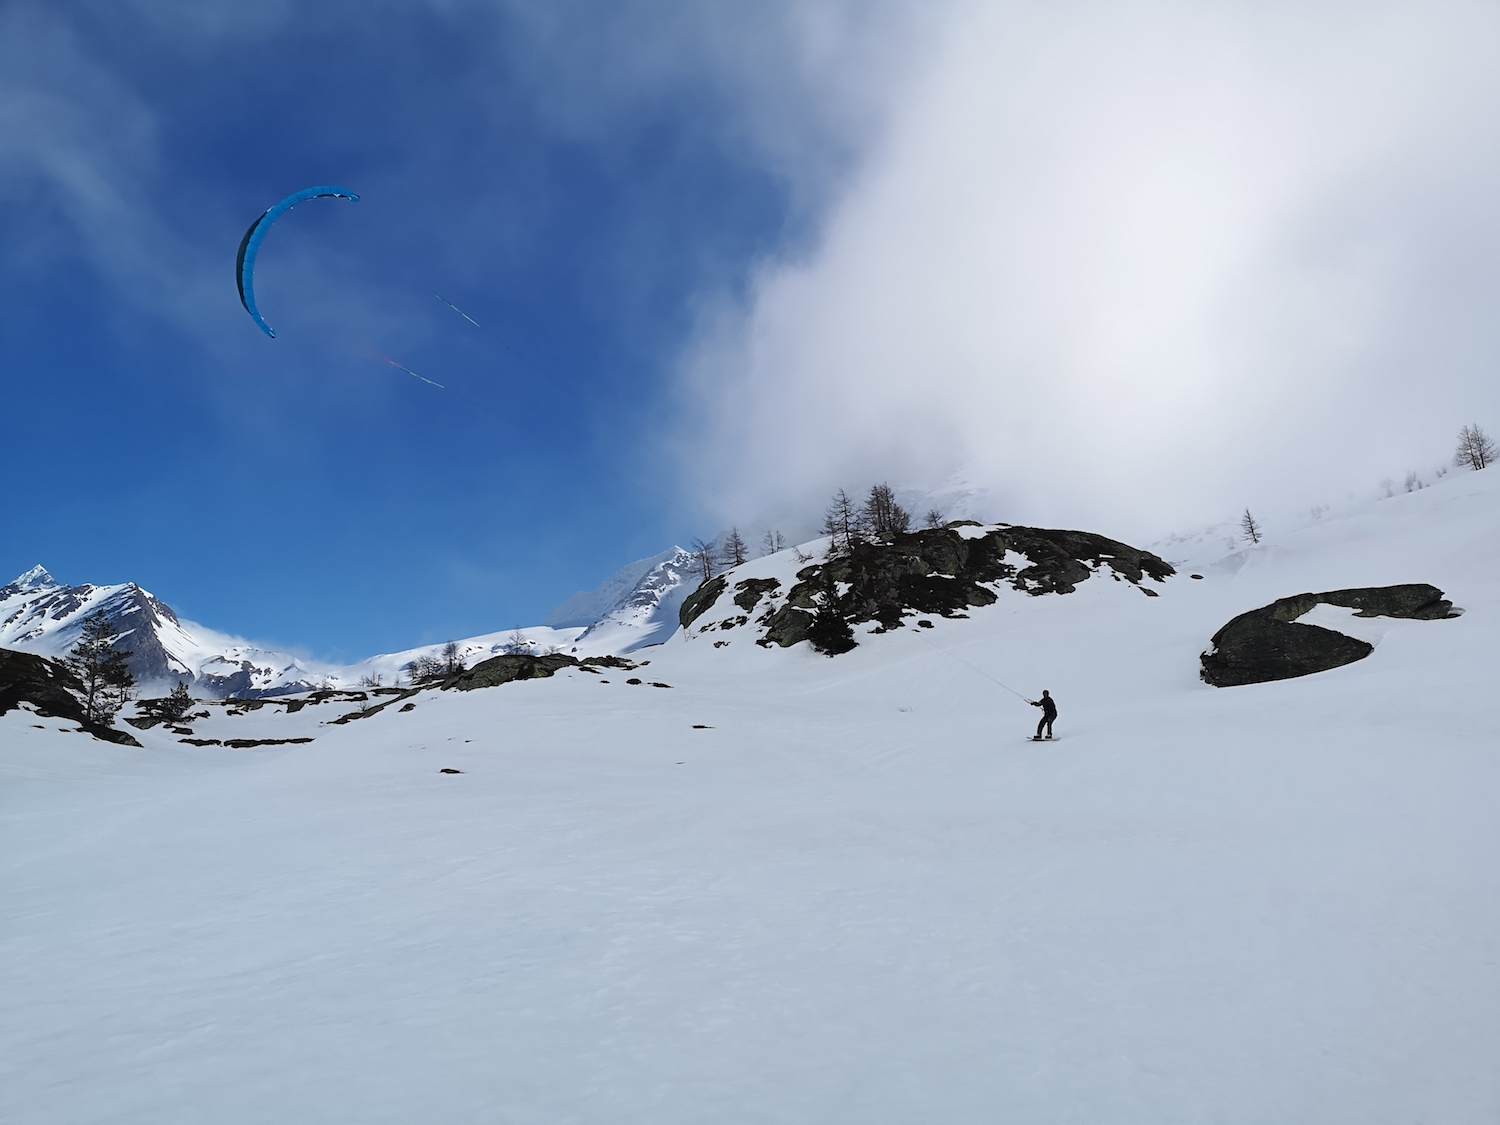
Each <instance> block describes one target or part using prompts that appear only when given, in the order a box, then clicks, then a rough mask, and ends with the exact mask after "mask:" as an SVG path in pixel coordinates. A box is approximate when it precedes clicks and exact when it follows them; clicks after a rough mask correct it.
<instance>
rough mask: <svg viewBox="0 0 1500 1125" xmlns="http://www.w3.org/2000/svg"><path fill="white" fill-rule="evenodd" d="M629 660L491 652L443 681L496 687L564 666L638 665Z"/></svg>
mask: <svg viewBox="0 0 1500 1125" xmlns="http://www.w3.org/2000/svg"><path fill="white" fill-rule="evenodd" d="M635 667H636V665H635V664H633V663H632V662H631V661H629V660H624V659H622V658H620V657H618V656H593V657H588V658H587V659H584V660H579V659H577V658H576V657H573V656H569V655H567V654H566V653H561V652H555V653H549V654H548V655H546V656H527V655H524V654H523V655H517V656H511V655H506V656H492V657H490V659H488V660H483V661H481V662H480V663H478V664H476V665H474V667H472V668H468V669H465V670H464V671H462V672H459V673H457V674H455V675H453V676H450V677H448V679H446V680H444V681H443V684H442V688H443V690H444V691H449V690H455V691H474V690H475V689H476V688H486V687H496V686H498V685H500V684H508V683H510V682H511V681H513V680H542V679H547V678H548V677H550V676H554V675H556V674H557V673H558V672H560V671H561V670H562V669H564V668H580V669H582V670H583V671H585V672H597V671H598V670H599V669H600V668H623V669H626V670H629V669H632V668H635Z"/></svg>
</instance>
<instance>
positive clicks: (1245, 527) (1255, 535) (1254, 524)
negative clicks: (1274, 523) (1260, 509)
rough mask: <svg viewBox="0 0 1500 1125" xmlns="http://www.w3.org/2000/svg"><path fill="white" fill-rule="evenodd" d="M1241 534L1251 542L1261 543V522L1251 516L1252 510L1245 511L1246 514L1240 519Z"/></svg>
mask: <svg viewBox="0 0 1500 1125" xmlns="http://www.w3.org/2000/svg"><path fill="white" fill-rule="evenodd" d="M1240 533H1241V534H1242V535H1243V536H1244V537H1245V538H1246V539H1248V540H1250V542H1252V543H1259V542H1260V537H1261V533H1262V529H1261V526H1260V521H1259V520H1257V519H1256V518H1255V517H1254V516H1252V515H1251V514H1250V509H1249V508H1246V509H1245V514H1244V515H1243V516H1241V517H1240Z"/></svg>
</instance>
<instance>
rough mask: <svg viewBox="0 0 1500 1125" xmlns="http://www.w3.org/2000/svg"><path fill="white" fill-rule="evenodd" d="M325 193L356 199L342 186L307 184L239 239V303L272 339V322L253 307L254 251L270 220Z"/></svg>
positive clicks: (266, 214) (237, 271)
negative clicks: (314, 185) (311, 185)
mask: <svg viewBox="0 0 1500 1125" xmlns="http://www.w3.org/2000/svg"><path fill="white" fill-rule="evenodd" d="M325 196H331V197H333V198H335V199H347V200H350V201H351V202H354V203H357V202H359V196H357V195H355V194H354V193H353V192H352V191H345V190H344V189H343V188H339V187H310V188H307V189H305V190H304V191H299V192H297V193H296V194H295V195H289V196H287V197H286V198H285V199H283V200H282V201H281V202H280V203H278V204H276V206H275V207H272V208H271V209H270V210H268V211H267V212H266V213H265V214H263V215H262V216H261V217H260V218H258V219H256V220H255V222H253V223H251V224H250V229H249V230H247V231H246V232H245V237H244V238H242V239H240V256H239V258H238V260H237V261H236V262H235V266H234V280H235V282H236V283H237V284H238V285H239V287H240V304H242V305H244V306H245V311H246V312H247V313H249V314H250V315H251V316H252V317H254V318H255V323H256V324H258V325H260V327H261V331H262V332H264V333H265V334H266V335H267V336H269V337H271V339H273V340H274V339H275V338H276V333H275V332H273V331H271V326H270V325H269V324H267V323H266V322H265V320H264V318H262V317H261V315H260V310H259V309H257V308H256V307H255V286H254V280H255V277H254V275H255V255H256V254H258V253H259V252H260V240H261V239H263V238H265V236H266V231H268V230H270V229H271V224H272V223H274V222H275V221H276V220H277V219H279V218H281V216H282V215H284V214H286V213H287V212H288V211H290V210H291V209H292V208H293V207H295V206H297V204H299V203H301V202H302V201H303V200H304V199H322V198H324V197H325Z"/></svg>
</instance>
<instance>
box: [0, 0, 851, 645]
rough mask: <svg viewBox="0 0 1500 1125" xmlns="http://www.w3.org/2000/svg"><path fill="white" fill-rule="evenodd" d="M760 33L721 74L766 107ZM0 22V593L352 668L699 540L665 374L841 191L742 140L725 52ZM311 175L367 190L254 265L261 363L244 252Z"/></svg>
mask: <svg viewBox="0 0 1500 1125" xmlns="http://www.w3.org/2000/svg"><path fill="white" fill-rule="evenodd" d="M767 17H768V18H767V20H766V21H764V22H762V23H759V24H757V27H758V29H759V31H764V32H765V35H764V37H763V42H762V43H761V44H760V45H758V46H757V45H756V44H755V43H753V42H752V43H750V44H748V45H745V44H742V46H745V47H746V49H747V50H753V51H758V52H762V53H761V55H760V57H759V59H758V61H756V63H755V69H756V71H757V80H759V77H761V76H764V77H772V78H774V79H775V80H776V81H777V82H781V81H783V79H784V76H781V75H777V74H776V72H777V71H778V70H779V69H780V68H779V66H778V61H777V55H778V52H779V51H781V47H780V46H779V45H778V43H777V41H776V37H777V30H776V20H775V17H774V12H773V11H772V10H771V9H767ZM3 22H4V25H5V26H3V27H0V40H4V42H5V44H6V45H5V46H4V47H3V48H0V54H3V56H4V57H3V58H0V63H3V64H5V66H6V69H7V70H8V72H9V75H10V77H9V79H8V80H4V79H0V82H3V83H4V84H3V85H0V98H3V99H4V100H5V101H6V102H8V103H9V105H8V106H7V107H6V109H7V114H6V116H7V119H8V126H7V134H5V135H4V138H3V139H5V140H7V141H8V142H9V144H8V147H9V149H10V153H9V155H8V157H7V158H6V159H5V162H4V163H3V164H0V203H3V209H0V224H3V225H0V247H3V250H0V299H3V302H4V306H5V309H6V310H7V311H6V314H5V316H4V318H3V320H0V386H3V395H4V399H5V402H6V411H5V413H6V415H7V416H8V417H9V419H10V423H9V424H7V425H6V426H5V427H4V429H5V446H4V453H3V455H0V456H3V458H4V463H5V467H6V477H7V480H8V481H9V482H11V483H10V487H9V488H8V489H7V504H6V507H7V512H6V518H5V520H4V522H3V524H0V570H6V569H7V568H8V569H9V570H11V571H16V572H19V571H21V570H24V569H25V568H27V567H29V566H31V565H32V564H33V563H34V562H38V561H40V562H42V563H43V564H44V565H46V566H47V567H49V568H50V569H51V570H52V571H53V572H54V574H55V575H56V576H57V577H58V578H59V579H61V580H63V581H66V582H81V581H94V582H98V583H110V582H118V581H124V580H133V581H136V582H139V583H140V584H142V585H143V586H145V587H147V588H148V589H150V590H152V591H153V592H155V593H157V594H158V595H159V596H161V597H163V598H164V599H165V600H167V601H168V602H169V604H171V605H173V606H174V607H175V608H176V609H178V611H179V612H180V613H182V614H184V615H185V616H187V617H189V618H191V619H194V620H198V621H201V622H203V623H205V624H209V625H212V626H214V627H215V628H218V629H222V630H227V631H233V632H238V633H241V634H243V635H247V636H250V637H252V638H255V639H262V640H270V641H276V642H279V643H283V644H292V645H301V646H306V647H307V648H308V649H310V650H312V651H313V652H315V653H316V654H318V655H321V656H331V657H356V656H361V655H365V654H368V653H371V652H374V651H380V650H390V649H393V648H400V647H406V646H409V645H412V644H415V643H419V642H425V641H432V640H441V639H443V638H445V637H448V636H457V635H467V634H473V633H476V632H483V631H488V630H493V629H500V628H508V627H510V626H511V625H513V624H516V623H523V624H525V623H533V622H536V621H539V620H540V619H541V618H542V617H543V616H544V615H545V613H546V612H547V610H548V609H549V608H550V607H551V606H553V605H554V604H556V603H558V602H560V601H562V600H564V599H565V598H567V597H568V596H569V595H571V594H572V593H574V592H575V591H576V590H579V589H585V588H590V587H592V586H594V585H596V584H598V583H599V582H600V581H602V580H603V579H604V578H606V577H608V575H609V574H610V573H612V572H613V570H615V569H616V568H617V567H619V566H620V565H622V564H624V563H626V562H628V561H630V560H631V559H633V558H636V557H640V556H643V555H646V554H651V553H655V552H657V551H659V550H662V549H664V548H665V547H666V546H669V545H670V544H671V543H672V542H674V541H676V540H682V539H685V538H686V537H688V536H691V535H694V534H700V535H701V534H712V533H713V532H715V531H717V530H718V527H719V524H718V523H717V522H715V521H716V519H717V514H716V513H714V512H712V511H710V510H708V509H707V508H705V507H704V506H703V505H702V504H701V503H699V502H697V501H695V500H694V499H693V497H692V495H691V490H684V489H683V488H682V487H680V485H679V483H678V478H679V475H680V474H679V472H678V467H677V465H676V464H675V463H674V462H673V461H672V460H671V459H670V457H669V456H668V449H667V444H668V439H667V438H665V437H663V436H662V435H666V434H670V433H671V432H672V430H673V427H674V425H675V424H676V422H675V412H676V405H675V402H674V394H673V379H674V370H675V364H676V362H677V359H678V356H679V354H680V352H681V350H682V348H683V346H684V344H685V341H687V340H688V339H689V338H690V336H691V335H692V333H693V331H694V325H695V317H696V316H697V315H698V313H699V312H700V311H701V310H702V308H703V307H704V306H705V304H706V303H711V302H713V301H716V300H721V299H723V300H730V301H733V300H735V299H736V295H737V294H743V292H744V288H745V286H746V283H747V279H748V278H749V277H750V276H751V272H752V270H753V269H754V267H755V264H756V263H757V262H758V261H762V260H764V259H766V258H767V257H769V256H774V255H777V254H780V253H784V252H787V251H788V250H792V251H793V252H794V251H795V247H796V246H797V245H798V244H799V240H800V241H802V242H805V241H806V239H807V235H808V231H809V230H810V229H811V224H813V223H814V222H815V220H816V216H817V212H818V199H817V198H815V196H816V194H817V193H816V192H815V191H813V190H811V187H810V185H812V183H813V181H814V179H819V178H820V179H821V180H822V181H824V182H832V181H833V179H835V178H836V174H837V168H838V165H839V152H838V145H837V143H836V142H834V141H833V140H832V139H827V138H825V139H826V140H827V143H822V140H824V139H819V138H817V137H814V136H813V132H814V131H815V130H814V129H813V127H812V126H811V125H808V124H806V122H804V127H803V131H804V133H805V134H806V139H807V140H808V142H809V144H813V143H815V142H816V147H817V148H818V152H819V158H818V160H817V161H815V162H814V163H817V164H818V173H817V177H812V176H802V177H801V178H799V177H798V176H797V175H795V174H789V173H788V171H787V167H786V164H785V161H782V162H780V166H778V161H777V160H775V159H773V157H772V155H769V154H768V151H767V149H766V148H765V147H764V146H761V145H758V144H757V143H756V142H755V141H754V139H753V138H752V137H750V135H749V133H750V130H749V129H748V128H747V126H746V121H745V106H744V98H743V97H742V96H738V95H736V93H735V91H734V90H732V89H728V88H727V87H726V79H725V76H724V73H723V71H722V70H721V69H720V68H719V67H718V65H717V64H716V63H715V61H714V59H713V58H712V49H713V42H712V40H713V39H714V37H716V36H721V35H722V34H724V33H725V32H726V30H727V27H728V23H729V22H730V21H725V20H722V19H718V20H713V19H703V20H696V21H695V20H693V19H688V18H685V17H681V16H678V15H674V14H673V12H672V11H671V10H670V9H668V8H666V7H662V6H653V5H641V4H637V5H624V6H618V5H609V6H603V5H586V4H573V5H568V4H557V5H546V6H535V7H527V6H525V5H503V4H420V3H410V4H397V3H376V4H371V3H367V2H363V0H361V2H358V3H337V2H327V3H320V4H317V5H298V6H296V8H295V9H292V8H290V7H279V6H277V5H274V4H273V5H270V6H268V7H266V8H264V9H261V8H257V12H256V13H252V14H244V13H239V12H237V10H236V8H235V7H234V6H231V5H223V6H219V5H214V4H196V5H187V4H181V5H179V4H169V3H161V4H104V3H71V4H70V3H55V2H49V3H47V4H45V5H42V4H26V3H21V4H20V5H9V6H7V8H6V13H5V15H4V17H3ZM751 30H756V29H754V28H752V29H751ZM759 31H757V34H758V33H759ZM782 96H784V97H785V98H787V99H788V100H789V102H790V103H794V102H795V99H796V91H795V90H794V89H789V90H786V91H784V92H783V95H782ZM737 97H738V100H736V99H737ZM805 163H806V162H804V164H805ZM325 183H326V184H337V185H340V186H344V187H348V188H350V189H352V190H354V191H357V192H359V193H360V194H361V195H362V199H361V201H360V202H359V203H357V204H350V203H345V202H342V201H329V200H319V201H314V202H309V203H304V204H302V205H301V206H299V207H298V208H296V209H295V210H294V211H292V212H290V213H289V214H288V215H286V216H285V217H283V218H282V219H281V221H280V222H279V223H278V224H277V225H276V226H275V227H274V228H273V229H272V231H271V232H270V234H269V235H268V236H267V238H266V241H265V243H264V246H263V249H262V253H261V257H260V267H259V270H258V273H257V291H258V295H259V304H260V308H261V311H262V313H263V314H264V315H265V317H266V318H267V320H268V321H269V322H270V323H271V324H272V325H273V326H274V327H275V328H276V329H277V331H278V338H277V339H275V340H270V339H268V338H266V337H265V336H263V335H262V334H261V333H260V331H259V330H258V329H256V327H255V325H254V324H253V322H252V321H251V320H250V318H249V317H248V316H246V315H245V313H244V311H243V310H242V309H241V308H240V306H239V303H238V297H237V294H236V291H235V285H234V278H233V266H234V258H235V251H236V248H237V246H238V243H239V240H240V237H241V235H242V233H243V231H244V229H245V227H246V226H247V225H248V224H249V222H250V221H251V220H253V219H254V218H255V216H256V215H257V214H259V213H260V212H261V211H262V210H264V209H265V208H266V207H268V206H270V205H271V204H272V203H274V202H275V201H277V200H278V199H280V198H281V197H282V196H284V195H286V194H288V193H290V192H292V191H295V190H298V189H300V188H303V187H306V186H310V185H313V184H325ZM435 294H442V295H443V296H444V297H446V298H447V299H448V300H450V301H452V302H453V303H454V304H456V305H458V306H459V307H460V308H461V309H463V311H464V312H465V313H467V314H468V315H469V316H470V317H472V318H473V320H475V321H477V322H478V323H479V325H481V326H482V327H481V328H475V327H474V326H473V325H472V324H470V323H469V322H468V321H466V320H465V319H463V318H462V317H460V316H459V315H457V314H456V313H455V312H453V311H452V310H451V309H450V308H448V307H447V306H446V305H444V304H443V303H441V302H439V301H438V300H437V299H436V297H435ZM384 358H390V359H392V360H395V361H396V362H399V363H401V364H404V365H405V366H407V367H409V368H411V369H412V370H414V371H417V372H419V373H421V374H422V375H424V376H426V377H427V378H430V379H432V380H434V381H436V382H439V383H442V384H443V385H444V387H445V388H446V389H445V390H438V389H436V388H433V387H431V386H428V385H426V384H423V383H420V382H418V381H417V380H415V379H413V378H411V377H410V376H409V375H407V374H405V373H404V372H402V371H400V370H398V369H396V368H395V367H393V366H390V365H388V364H387V363H385V362H383V359H384Z"/></svg>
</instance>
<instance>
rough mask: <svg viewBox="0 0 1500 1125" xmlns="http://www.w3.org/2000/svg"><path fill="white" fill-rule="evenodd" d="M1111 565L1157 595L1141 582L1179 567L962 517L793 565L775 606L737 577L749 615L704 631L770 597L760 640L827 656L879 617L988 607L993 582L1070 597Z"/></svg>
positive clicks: (698, 600) (1082, 538) (767, 589)
mask: <svg viewBox="0 0 1500 1125" xmlns="http://www.w3.org/2000/svg"><path fill="white" fill-rule="evenodd" d="M1105 566H1107V567H1108V568H1109V570H1110V571H1111V572H1112V574H1113V576H1114V577H1115V579H1116V580H1117V581H1125V582H1129V583H1131V584H1133V585H1135V586H1137V587H1138V588H1140V589H1142V590H1143V591H1144V592H1146V593H1148V594H1150V593H1154V591H1152V590H1149V589H1147V588H1146V587H1144V586H1142V585H1141V583H1142V582H1143V580H1145V579H1147V578H1150V579H1152V580H1153V581H1156V582H1163V581H1165V580H1166V579H1167V578H1168V577H1170V576H1171V575H1172V574H1173V573H1175V572H1174V571H1173V569H1172V567H1171V566H1170V565H1168V564H1167V563H1166V562H1164V561H1163V560H1162V559H1160V558H1158V557H1157V556H1155V555H1153V554H1151V553H1150V552H1149V551H1142V550H1139V549H1138V548H1135V547H1131V546H1128V545H1127V544H1124V543H1120V542H1118V541H1116V540H1114V539H1107V538H1105V537H1104V536H1102V535H1093V534H1090V533H1088V532H1084V531H1056V530H1049V529H1044V528H1035V527H1016V526H1013V525H1009V524H1001V525H999V526H998V527H994V526H992V527H986V526H985V525H982V524H978V523H974V522H973V521H961V522H959V523H954V524H950V525H948V526H947V527H942V528H929V529H926V530H923V531H914V532H908V533H906V534H902V535H898V536H896V537H895V538H894V539H892V540H890V541H889V542H882V541H860V542H856V543H855V544H854V546H853V549H852V550H851V551H850V552H849V553H848V554H847V555H840V556H837V557H835V558H832V559H830V560H828V561H827V562H823V563H814V564H812V565H811V566H806V567H803V568H802V569H801V570H799V571H797V573H796V578H797V582H796V584H795V585H793V586H792V588H791V589H790V590H789V591H788V592H787V595H786V600H785V602H783V603H781V604H779V605H778V604H776V602H775V598H776V594H777V591H779V589H780V582H779V581H777V580H776V579H770V578H761V579H746V580H743V581H740V582H738V583H736V584H735V586H734V591H735V592H734V596H733V598H732V599H731V600H732V602H733V604H734V606H735V607H736V608H738V609H739V610H742V611H744V612H743V613H739V614H734V615H732V616H730V617H727V618H725V619H724V620H722V621H718V622H715V623H713V624H710V625H705V626H700V627H699V631H700V632H702V631H705V630H707V629H711V628H719V629H734V628H737V627H739V626H741V625H744V624H746V623H747V622H748V620H749V615H750V614H752V613H754V612H755V610H756V608H757V607H758V606H759V605H760V603H761V602H762V601H769V603H770V604H769V605H768V607H767V609H766V611H765V612H764V613H763V614H762V615H761V617H760V618H758V619H757V624H759V625H763V626H764V627H765V628H764V635H763V636H762V637H761V638H759V640H758V643H759V644H762V645H768V644H772V643H774V644H778V645H781V646H782V647H786V646H789V645H794V644H796V643H797V642H799V641H803V640H810V641H812V642H813V646H814V647H815V648H817V649H818V650H819V651H821V652H828V653H835V652H846V651H848V650H849V649H851V648H853V647H854V644H855V642H854V637H853V634H852V631H851V628H850V627H851V626H853V625H857V624H861V623H863V622H868V621H875V622H878V623H879V629H878V630H877V631H884V630H887V629H896V628H900V626H901V625H902V623H903V621H904V619H905V618H907V617H910V616H913V615H915V614H933V613H936V614H941V615H942V616H944V617H955V616H962V614H963V611H964V610H966V609H969V608H970V607H973V606H984V605H990V604H992V603H993V602H994V601H995V599H996V594H995V591H994V590H993V589H991V588H990V587H991V586H993V585H995V584H997V583H1005V584H1009V585H1010V586H1011V587H1012V588H1013V589H1015V590H1018V591H1020V592H1022V593H1026V594H1031V595H1042V594H1068V593H1072V592H1073V591H1074V590H1075V589H1077V587H1078V584H1079V583H1080V582H1083V581H1085V580H1087V579H1088V578H1090V577H1092V576H1093V575H1094V574H1095V573H1097V572H1098V571H1099V569H1100V568H1101V567H1105ZM729 580H730V579H729V576H726V575H720V576H719V577H717V578H715V579H714V580H713V581H712V582H709V583H706V584H705V585H703V586H702V587H701V588H700V589H698V590H697V591H695V592H694V593H693V594H691V595H690V596H689V597H688V598H687V599H686V600H685V601H684V602H683V604H682V610H681V613H680V619H681V622H682V625H683V627H684V628H687V627H688V626H690V625H691V624H692V623H693V622H694V621H696V620H697V619H698V618H699V617H700V616H702V615H703V614H704V613H706V612H707V611H708V610H709V609H710V608H712V607H713V606H715V604H716V603H718V602H719V600H720V599H721V598H722V597H723V596H724V594H725V592H726V591H727V590H728V588H729Z"/></svg>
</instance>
